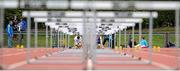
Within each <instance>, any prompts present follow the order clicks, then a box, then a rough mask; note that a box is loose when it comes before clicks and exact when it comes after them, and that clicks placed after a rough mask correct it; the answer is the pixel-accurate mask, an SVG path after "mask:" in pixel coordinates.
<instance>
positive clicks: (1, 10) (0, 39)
mask: <svg viewBox="0 0 180 71" xmlns="http://www.w3.org/2000/svg"><path fill="white" fill-rule="evenodd" d="M3 28H4V8H3V7H2V6H1V7H0V36H1V37H0V48H3V46H4V40H3V38H4V29H3Z"/></svg>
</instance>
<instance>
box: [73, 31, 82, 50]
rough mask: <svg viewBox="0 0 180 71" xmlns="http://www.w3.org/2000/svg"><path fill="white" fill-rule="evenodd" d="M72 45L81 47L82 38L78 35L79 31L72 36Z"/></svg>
mask: <svg viewBox="0 0 180 71" xmlns="http://www.w3.org/2000/svg"><path fill="white" fill-rule="evenodd" d="M74 47H75V48H81V47H82V38H81V37H80V35H79V33H77V34H76V36H75V37H74Z"/></svg>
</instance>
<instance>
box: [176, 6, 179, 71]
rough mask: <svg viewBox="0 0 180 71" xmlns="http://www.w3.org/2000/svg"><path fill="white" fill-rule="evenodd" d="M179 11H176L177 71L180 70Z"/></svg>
mask: <svg viewBox="0 0 180 71" xmlns="http://www.w3.org/2000/svg"><path fill="white" fill-rule="evenodd" d="M179 11H180V9H176V10H175V19H176V22H175V23H176V28H175V30H176V31H175V33H176V36H175V37H176V63H177V70H179V58H178V57H179V48H180V46H179V45H180V42H179V40H180V38H179V36H180V31H179V30H180V29H179V27H180V25H179V24H180V23H179V19H180V18H179Z"/></svg>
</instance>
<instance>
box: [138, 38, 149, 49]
mask: <svg viewBox="0 0 180 71" xmlns="http://www.w3.org/2000/svg"><path fill="white" fill-rule="evenodd" d="M140 45H141V46H146V47H147V46H148V43H147V41H146V40H144V39H142V40H141V41H140Z"/></svg>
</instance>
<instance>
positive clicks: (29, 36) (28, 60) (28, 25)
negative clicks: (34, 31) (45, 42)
mask: <svg viewBox="0 0 180 71" xmlns="http://www.w3.org/2000/svg"><path fill="white" fill-rule="evenodd" d="M27 23H28V24H27V33H26V34H27V44H26V47H27V49H26V61H27V63H28V64H29V63H30V48H31V47H30V44H31V41H30V40H31V17H30V11H28V17H27Z"/></svg>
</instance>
